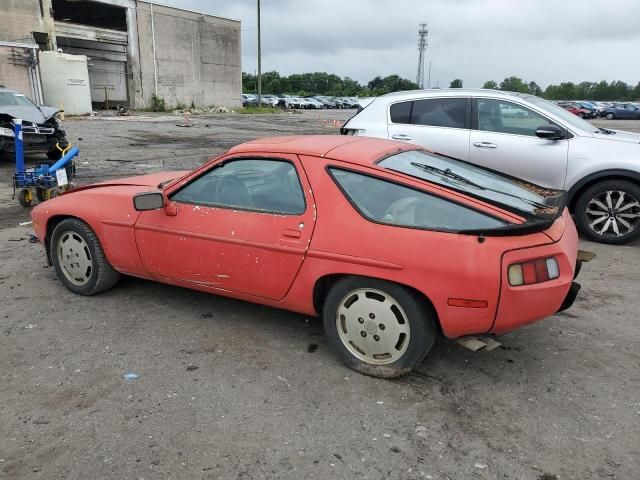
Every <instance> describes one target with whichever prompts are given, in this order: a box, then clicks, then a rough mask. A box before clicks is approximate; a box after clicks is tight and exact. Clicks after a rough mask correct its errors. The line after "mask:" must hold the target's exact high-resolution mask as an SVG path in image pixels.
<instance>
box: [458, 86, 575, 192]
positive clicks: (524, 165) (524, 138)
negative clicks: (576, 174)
mask: <svg viewBox="0 0 640 480" xmlns="http://www.w3.org/2000/svg"><path fill="white" fill-rule="evenodd" d="M549 124H554V125H557V123H556V122H553V121H551V120H550V119H548V118H546V117H545V116H543V115H542V114H540V113H538V112H535V111H533V110H531V109H530V108H527V107H525V106H522V105H520V104H517V103H515V102H511V101H509V100H501V99H490V98H477V99H474V101H473V108H472V119H471V125H472V130H471V135H470V138H469V147H470V152H469V160H470V161H471V162H472V163H475V164H478V165H481V166H483V167H488V168H491V169H493V170H496V171H498V172H502V173H506V174H508V175H512V176H514V177H518V178H522V179H525V180H528V181H530V182H533V183H535V184H538V185H541V186H545V187H550V188H558V189H562V188H564V181H565V177H566V172H567V160H568V149H569V139H568V138H565V139H563V140H546V139H543V138H538V137H537V136H536V134H535V132H536V129H537V128H538V127H540V126H543V125H549ZM558 126H559V127H560V128H562V129H563V130H565V132H567V133H566V136H567V137H568V136H570V133H569V132H568V131H567V130H566V129H564V128H563V127H562V125H558Z"/></svg>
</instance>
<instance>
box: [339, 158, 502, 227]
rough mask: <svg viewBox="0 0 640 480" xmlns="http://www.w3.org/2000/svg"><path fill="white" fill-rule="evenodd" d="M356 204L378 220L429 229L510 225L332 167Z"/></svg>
mask: <svg viewBox="0 0 640 480" xmlns="http://www.w3.org/2000/svg"><path fill="white" fill-rule="evenodd" d="M329 171H330V172H331V175H332V176H333V178H334V180H335V181H336V182H337V183H338V185H339V186H340V189H341V190H342V192H343V193H344V194H345V195H346V197H347V198H348V199H349V201H350V202H351V204H352V205H354V207H355V208H356V209H357V210H358V212H360V214H361V215H363V216H364V217H365V218H367V219H369V220H372V221H374V222H379V223H385V224H388V225H397V226H401V227H414V228H423V229H427V230H453V231H464V230H477V229H488V228H498V227H504V226H506V225H508V224H507V223H506V222H503V221H502V220H498V219H496V218H493V217H490V216H488V215H485V214H483V213H480V212H477V211H475V210H472V209H471V208H467V207H464V206H462V205H459V204H457V203H454V202H451V201H449V200H444V199H442V198H440V197H436V196H434V195H430V194H428V193H425V192H421V191H419V190H415V189H413V188H409V187H405V186H402V185H398V184H396V183H392V182H389V181H387V180H382V179H380V178H376V177H371V176H369V175H364V174H360V173H356V172H352V171H348V170H342V169H337V168H330V169H329Z"/></svg>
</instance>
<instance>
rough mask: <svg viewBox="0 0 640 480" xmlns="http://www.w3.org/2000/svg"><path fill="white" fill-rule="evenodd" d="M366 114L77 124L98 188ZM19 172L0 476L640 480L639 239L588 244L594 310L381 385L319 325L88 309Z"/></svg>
mask: <svg viewBox="0 0 640 480" xmlns="http://www.w3.org/2000/svg"><path fill="white" fill-rule="evenodd" d="M348 115H349V113H348V112H333V111H325V112H322V113H321V114H318V113H311V112H306V113H304V114H281V115H276V116H272V115H270V116H264V117H259V116H249V117H245V116H243V115H216V116H211V117H197V118H194V120H195V121H196V122H197V125H196V126H195V127H192V128H184V127H179V126H176V124H177V123H181V121H182V119H181V118H179V117H178V118H176V117H171V116H157V115H143V116H141V117H128V118H127V117H123V118H120V117H118V118H111V117H100V118H86V119H72V120H68V121H67V122H66V127H67V130H68V132H69V137H70V139H71V140H72V141H73V142H74V143H76V144H77V145H79V146H80V148H81V158H80V160H79V162H78V174H79V180H80V182H82V183H86V182H90V181H96V180H100V179H104V178H108V177H111V176H114V177H115V176H126V175H133V174H141V173H147V172H152V171H157V170H161V169H184V168H191V167H194V166H196V165H199V164H201V163H202V162H203V161H205V160H206V159H208V158H211V157H213V156H214V155H216V154H218V153H220V152H222V151H224V150H225V149H227V148H228V147H230V146H232V145H234V144H236V143H239V142H242V141H244V140H248V139H252V138H256V137H260V136H269V135H281V134H287V133H334V132H335V131H336V130H337V129H336V128H335V126H334V122H333V120H334V119H337V120H344V119H345V118H347V116H348ZM597 123H598V124H599V125H606V126H609V127H612V128H620V129H628V130H634V131H640V122H632V121H630V122H622V121H614V122H603V121H598V122H597ZM35 161H36V159H30V163H33V162H35ZM11 173H12V165H2V166H0V175H1V178H2V182H1V183H2V186H1V187H0V227H1V228H0V259H1V262H0V367H1V371H0V374H1V377H0V425H1V427H0V432H1V433H2V434H1V435H0V478H7V479H16V478H20V479H22V478H25V479H27V478H28V479H58V478H65V479H66V478H73V479H76V478H78V479H102V478H118V479H125V478H126V479H143V478H144V479H150V478H163V479H165V478H194V479H199V478H202V479H235V478H239V479H240V478H242V479H259V478H268V479H275V478H281V479H307V478H318V479H325V478H348V479H353V478H356V479H357V478H362V479H365V478H366V479H414V478H415V479H421V478H425V479H451V480H455V479H467V478H469V479H518V480H520V479H522V480H552V479H563V480H564V479H576V480H585V479H600V478H607V479H618V480H623V479H629V480H637V479H638V478H640V395H639V393H640V333H639V332H640V330H639V328H638V313H637V312H638V310H639V309H640V297H639V296H638V293H639V292H640V288H639V287H638V285H639V284H640V267H639V265H640V243H639V242H635V243H634V244H633V245H629V246H624V247H612V246H604V245H598V244H593V243H589V242H584V241H583V242H582V248H585V249H587V250H592V251H594V252H596V253H597V255H598V256H597V257H596V259H595V260H594V261H593V262H591V263H589V264H586V265H585V266H584V268H583V270H582V273H581V274H580V277H579V281H580V283H582V286H583V289H582V291H581V293H580V295H579V297H578V299H577V301H576V303H575V305H574V306H573V307H572V308H571V309H570V310H568V311H566V312H564V313H561V314H558V315H555V316H553V317H551V318H549V319H546V320H544V321H542V322H539V323H537V324H534V325H531V326H529V327H527V328H523V329H521V330H519V331H516V332H513V333H510V334H507V335H505V336H503V337H502V338H501V341H502V342H503V348H499V349H497V350H494V351H493V352H478V353H472V352H470V351H468V350H465V349H463V348H462V347H459V346H457V345H456V344H453V343H451V342H448V341H444V340H442V341H439V342H438V343H437V344H436V347H435V348H434V350H433V351H432V353H431V354H430V355H429V356H428V358H427V359H426V360H425V362H424V363H423V364H422V365H421V366H420V367H419V368H418V369H417V371H415V372H414V373H412V374H410V375H409V376H407V377H405V378H402V379H399V380H395V381H388V380H378V379H373V378H369V377H365V376H362V375H359V374H357V373H355V372H352V371H351V370H349V369H347V368H346V367H344V366H343V365H342V364H341V363H340V361H339V360H338V358H337V357H336V355H334V354H333V353H332V351H331V350H330V349H329V347H328V345H327V342H326V341H325V339H324V336H323V333H322V326H321V322H320V321H319V320H318V319H316V318H307V317H305V316H302V315H297V314H293V313H289V312H284V311H280V310H275V309H270V308H266V307H262V306H256V305H252V304H249V303H243V302H240V301H235V300H230V299H225V298H221V297H216V296H212V295H206V294H203V293H197V292H193V291H189V290H185V289H179V288H176V287H170V286H165V285H160V284H156V283H152V282H148V281H143V280H138V279H133V278H124V279H123V280H122V281H121V283H120V284H119V285H118V286H117V287H116V288H114V289H113V290H111V291H109V292H106V293H104V294H102V295H98V296H96V297H90V298H86V297H79V296H75V295H73V294H71V293H70V292H68V291H67V290H66V289H65V288H63V286H62V285H61V283H60V282H59V281H58V280H57V278H56V275H55V272H54V270H53V269H52V268H49V267H47V263H46V259H45V256H44V252H43V250H42V248H41V247H40V246H39V245H37V244H32V243H29V241H28V239H27V234H28V233H30V229H29V227H28V226H22V227H21V226H19V225H18V223H19V222H23V221H27V220H28V219H29V218H28V211H26V210H24V209H23V208H22V207H20V206H17V202H16V201H14V200H12V199H11V189H10V188H8V186H7V185H8V183H9V182H10V175H11ZM129 372H132V373H136V374H137V375H139V377H138V378H137V379H135V380H131V381H126V380H124V379H123V377H122V376H123V374H125V373H129Z"/></svg>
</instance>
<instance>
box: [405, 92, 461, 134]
mask: <svg viewBox="0 0 640 480" xmlns="http://www.w3.org/2000/svg"><path fill="white" fill-rule="evenodd" d="M466 115H467V99H466V98H430V99H427V100H416V101H414V102H413V109H412V111H411V123H412V124H414V125H429V126H432V127H450V128H465V117H466Z"/></svg>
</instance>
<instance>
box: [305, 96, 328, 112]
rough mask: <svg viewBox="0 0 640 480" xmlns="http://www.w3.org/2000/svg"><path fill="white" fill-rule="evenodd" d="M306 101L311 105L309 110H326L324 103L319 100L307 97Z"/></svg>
mask: <svg viewBox="0 0 640 480" xmlns="http://www.w3.org/2000/svg"><path fill="white" fill-rule="evenodd" d="M305 100H306V101H307V102H309V103H310V104H311V105H310V106H309V108H315V109H322V110H323V109H324V108H325V106H324V103H322V102H321V101H320V100H318V99H317V98H314V97H307V98H305Z"/></svg>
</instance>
